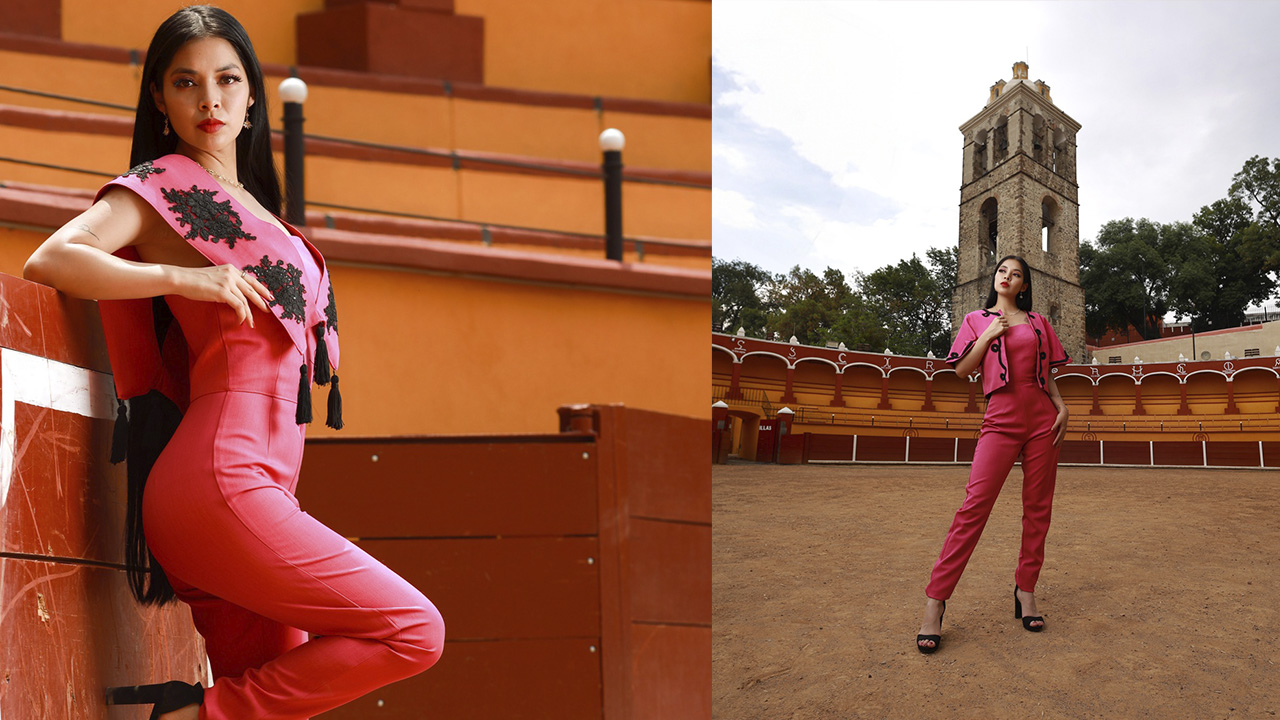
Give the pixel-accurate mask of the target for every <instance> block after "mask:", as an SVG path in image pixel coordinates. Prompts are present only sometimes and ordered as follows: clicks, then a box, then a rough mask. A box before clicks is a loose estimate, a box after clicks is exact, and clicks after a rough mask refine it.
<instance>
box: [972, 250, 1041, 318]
mask: <svg viewBox="0 0 1280 720" xmlns="http://www.w3.org/2000/svg"><path fill="white" fill-rule="evenodd" d="M1005 260H1017V261H1018V263H1019V264H1020V265H1022V290H1021V291H1020V292H1019V293H1018V297H1017V298H1016V299H1015V300H1014V303H1015V304H1016V305H1017V306H1018V309H1019V310H1021V311H1022V312H1031V266H1030V265H1028V264H1027V261H1026V260H1023V259H1022V256H1021V255H1005V256H1004V257H1002V258H1000V262H998V263H996V269H995V270H993V271H991V282H990V283H988V284H987V287H988V288H989V290H988V292H987V304H986V305H983V306H982V307H984V308H987V309H991V308H993V307H995V304H996V300H997V299H999V297H1000V295H999V294H998V293H997V292H996V273H998V272H1000V266H1001V265H1003V264H1004V261H1005Z"/></svg>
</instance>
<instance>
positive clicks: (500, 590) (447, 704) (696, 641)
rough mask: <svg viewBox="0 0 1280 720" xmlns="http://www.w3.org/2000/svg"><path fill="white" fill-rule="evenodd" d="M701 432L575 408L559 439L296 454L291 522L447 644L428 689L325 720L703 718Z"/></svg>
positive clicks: (421, 683) (403, 441)
mask: <svg viewBox="0 0 1280 720" xmlns="http://www.w3.org/2000/svg"><path fill="white" fill-rule="evenodd" d="M707 424H708V423H707V422H706V421H699V420H694V419H690V418H680V417H674V416H670V415H663V414H660V413H652V412H645V411H641V410H632V409H626V408H622V407H616V406H606V407H601V406H584V407H574V408H562V409H561V425H562V429H563V430H564V432H562V433H560V434H557V435H518V436H492V437H474V436H468V437H438V436H437V437H416V438H393V439H386V438H383V439H333V438H323V439H314V440H310V441H308V447H307V451H306V454H305V460H304V462H303V470H302V479H301V481H300V482H299V486H298V496H299V501H300V503H301V505H302V507H303V509H304V510H306V511H307V512H309V513H311V514H312V515H314V516H315V517H316V518H318V519H320V520H321V521H322V522H324V523H326V524H328V525H330V526H331V527H333V528H334V529H335V530H337V531H338V532H340V533H342V534H344V535H346V536H348V537H352V538H355V539H356V542H357V543H358V544H359V545H360V546H361V547H363V548H364V549H365V550H366V551H368V552H369V553H370V554H371V555H373V556H374V557H377V558H379V559H381V560H382V561H383V562H385V563H387V565H388V566H389V567H391V568H392V569H393V570H395V571H397V572H399V573H401V574H402V575H404V577H405V578H406V579H408V580H409V581H410V582H412V583H414V584H415V585H416V586H417V587H419V588H420V589H421V590H422V591H423V592H424V593H426V595H427V596H428V597H430V598H431V599H432V601H433V602H435V603H436V605H437V607H439V608H440V611H441V613H442V614H443V615H444V618H445V625H446V628H447V636H448V638H447V642H446V648H445V652H444V655H443V657H442V659H441V661H440V662H439V663H438V664H437V665H436V666H435V667H434V668H432V669H431V670H430V671H428V672H427V673H424V674H422V675H419V676H417V677H414V678H410V679H408V680H405V681H403V682H400V683H396V684H395V685H392V686H389V687H387V688H385V689H384V690H382V691H378V692H374V693H371V694H369V695H367V696H365V697H364V698H361V699H360V700H357V701H356V702H355V703H352V704H350V705H349V706H347V707H346V708H342V709H339V710H334V711H332V712H330V713H327V714H325V715H324V716H322V717H324V718H326V719H332V720H338V719H340V718H361V719H363V718H369V717H378V718H386V719H387V720H396V719H408V718H420V717H423V716H424V714H426V715H429V716H432V717H436V716H439V717H467V718H478V719H484V718H542V717H548V716H554V717H556V718H566V719H571V718H592V719H595V718H602V717H603V718H607V719H608V720H630V719H636V720H639V719H641V718H654V719H655V720H656V719H658V718H699V719H705V718H709V717H710V716H711V697H710V684H711V575H710V572H711V525H710V522H711V493H710V473H709V466H708V464H707V461H706V456H705V449H704V447H705V446H703V445H702V442H703V441H702V438H705V437H706V431H707Z"/></svg>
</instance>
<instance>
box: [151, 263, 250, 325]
mask: <svg viewBox="0 0 1280 720" xmlns="http://www.w3.org/2000/svg"><path fill="white" fill-rule="evenodd" d="M172 269H173V272H174V273H176V274H177V277H176V278H175V279H174V284H175V287H176V291H175V292H174V294H175V295H181V296H182V297H184V298H187V299H188V300H199V301H202V302H221V303H226V304H228V305H230V306H231V307H232V308H233V309H234V310H235V311H236V316H237V317H238V318H240V324H242V325H243V324H244V322H245V321H246V320H248V321H249V327H253V309H252V308H250V307H249V303H253V304H254V305H257V306H258V307H259V308H261V309H262V311H263V312H271V309H270V308H269V307H267V302H268V301H274V300H275V296H274V295H272V294H271V291H270V290H268V289H267V288H266V286H265V285H263V284H262V283H261V282H259V281H258V278H256V277H254V276H252V275H250V274H249V273H247V272H245V271H243V270H241V269H240V268H238V267H236V266H235V265H212V266H209V267H199V268H189V267H177V266H173V268H172Z"/></svg>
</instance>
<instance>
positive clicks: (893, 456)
mask: <svg viewBox="0 0 1280 720" xmlns="http://www.w3.org/2000/svg"><path fill="white" fill-rule="evenodd" d="M906 459H907V439H906V438H904V437H884V436H882V435H859V436H858V460H860V461H867V460H871V461H875V460H888V461H890V462H894V461H896V462H902V461H903V460H906Z"/></svg>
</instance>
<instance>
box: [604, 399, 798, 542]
mask: <svg viewBox="0 0 1280 720" xmlns="http://www.w3.org/2000/svg"><path fill="white" fill-rule="evenodd" d="M626 414H627V417H628V419H629V421H628V422H627V425H626V428H627V429H626V437H625V438H621V439H622V440H623V441H624V442H626V443H627V447H628V449H629V453H628V462H629V463H630V467H629V472H630V474H631V478H632V483H631V493H630V498H629V505H630V512H631V514H632V515H634V516H638V517H655V518H668V519H672V520H686V521H689V522H708V523H709V522H711V467H710V466H709V465H708V464H707V462H706V460H705V457H706V447H705V446H704V445H703V444H702V443H701V442H699V440H698V439H699V438H703V437H706V435H707V426H708V425H709V424H710V421H708V420H699V419H697V418H689V417H680V416H678V415H668V414H665V413H657V412H650V411H648V410H637V409H635V408H627V409H626ZM791 437H794V438H795V440H796V441H797V442H801V441H802V437H801V436H799V435H795V436H791ZM788 439H790V438H788ZM785 442H786V441H785V440H784V446H786V445H785ZM796 447H797V449H796V450H795V453H796V457H795V460H796V461H797V462H798V461H799V447H800V446H799V445H797V446H796Z"/></svg>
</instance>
